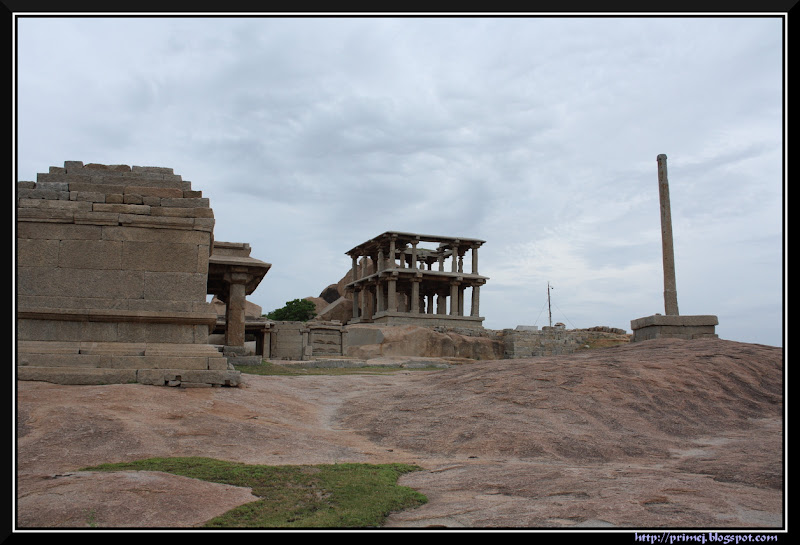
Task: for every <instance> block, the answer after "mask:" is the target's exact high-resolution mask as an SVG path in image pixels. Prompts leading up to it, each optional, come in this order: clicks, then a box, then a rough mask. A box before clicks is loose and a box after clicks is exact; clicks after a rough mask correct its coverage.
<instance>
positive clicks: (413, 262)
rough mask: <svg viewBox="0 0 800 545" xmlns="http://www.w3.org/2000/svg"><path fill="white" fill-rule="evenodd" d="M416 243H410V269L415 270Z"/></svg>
mask: <svg viewBox="0 0 800 545" xmlns="http://www.w3.org/2000/svg"><path fill="white" fill-rule="evenodd" d="M417 244H419V242H417V241H416V240H415V241H413V242H412V243H411V268H412V269H416V268H417Z"/></svg>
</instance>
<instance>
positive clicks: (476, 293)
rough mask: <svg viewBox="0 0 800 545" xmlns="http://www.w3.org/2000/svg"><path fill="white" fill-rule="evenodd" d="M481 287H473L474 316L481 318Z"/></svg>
mask: <svg viewBox="0 0 800 545" xmlns="http://www.w3.org/2000/svg"><path fill="white" fill-rule="evenodd" d="M480 300H481V287H480V286H477V285H476V286H472V316H480Z"/></svg>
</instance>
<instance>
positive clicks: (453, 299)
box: [450, 280, 458, 316]
mask: <svg viewBox="0 0 800 545" xmlns="http://www.w3.org/2000/svg"><path fill="white" fill-rule="evenodd" d="M450 316H458V281H455V280H454V281H452V282H450Z"/></svg>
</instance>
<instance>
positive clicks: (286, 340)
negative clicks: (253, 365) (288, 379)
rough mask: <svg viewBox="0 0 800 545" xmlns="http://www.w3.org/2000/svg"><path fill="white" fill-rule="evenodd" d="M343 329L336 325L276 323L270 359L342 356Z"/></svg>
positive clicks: (271, 330)
mask: <svg viewBox="0 0 800 545" xmlns="http://www.w3.org/2000/svg"><path fill="white" fill-rule="evenodd" d="M342 331H343V327H342V325H341V324H339V323H335V322H328V323H326V322H274V324H273V325H272V327H271V328H270V351H269V357H270V358H272V359H276V360H306V359H309V358H314V357H330V356H341V355H342Z"/></svg>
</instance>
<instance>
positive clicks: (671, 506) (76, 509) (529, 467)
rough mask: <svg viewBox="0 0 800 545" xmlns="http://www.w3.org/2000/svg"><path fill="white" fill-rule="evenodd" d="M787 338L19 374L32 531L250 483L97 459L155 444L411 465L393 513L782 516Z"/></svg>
mask: <svg viewBox="0 0 800 545" xmlns="http://www.w3.org/2000/svg"><path fill="white" fill-rule="evenodd" d="M783 392H784V387H783V350H782V349H780V348H775V347H768V346H762V345H754V344H743V343H736V342H732V341H724V340H696V341H681V340H674V339H662V340H655V341H646V342H642V343H636V344H631V345H626V346H619V347H613V348H604V349H597V350H591V351H586V352H582V353H579V354H573V355H569V356H558V357H541V358H535V359H529V360H499V361H480V362H474V363H465V364H462V365H458V366H453V367H450V368H448V369H442V370H438V371H413V370H405V371H399V372H398V373H397V374H393V375H372V376H369V375H361V376H303V377H258V376H252V375H247V376H246V378H245V380H244V385H243V386H242V387H240V388H213V389H212V388H202V389H201V388H196V389H180V388H167V387H164V388H161V387H154V386H145V385H137V384H125V385H122V384H119V385H106V386H60V385H54V384H48V383H43V382H18V383H17V429H18V437H17V443H16V447H17V448H16V460H15V461H16V467H17V474H16V477H17V480H16V485H17V504H16V510H17V513H16V514H17V521H16V523H17V527H18V528H20V529H24V528H87V527H90V526H96V527H115V528H191V527H196V526H198V525H201V524H202V523H203V522H204V521H206V520H208V519H210V518H211V517H213V516H216V515H218V514H221V513H223V512H225V511H227V510H228V509H231V508H233V507H234V506H237V505H240V504H242V503H245V502H249V501H252V500H253V499H254V497H253V496H252V495H251V494H250V491H249V489H242V488H236V487H230V486H223V485H217V484H211V483H205V482H201V481H196V480H193V479H187V478H183V477H176V476H172V475H167V474H162V473H155V472H152V473H150V472H127V471H126V472H118V473H99V472H90V471H79V469H80V468H82V467H85V466H89V465H93V464H98V463H102V462H117V461H126V460H134V459H141V458H147V457H152V456H209V457H214V458H220V459H226V460H235V461H240V462H246V463H253V464H317V463H334V462H368V463H385V462H408V463H415V464H418V465H420V466H422V467H423V468H424V470H423V471H420V472H416V473H411V474H408V475H406V476H404V477H403V478H402V479H401V484H403V485H406V486H410V487H413V488H415V489H418V490H419V491H421V492H422V493H424V494H425V495H426V496H427V497H428V499H429V503H427V504H426V505H424V506H422V507H420V508H417V509H414V510H411V511H406V512H401V513H395V514H393V515H391V516H390V517H389V519H388V521H387V524H386V526H387V527H390V528H399V529H402V528H414V527H449V528H560V529H565V528H566V529H575V528H624V529H631V528H695V529H713V528H761V529H779V528H781V527H782V526H783V525H784V523H785V521H784V519H783V500H784V497H783V492H784V483H783V479H784V460H783V445H784V435H783V418H782V416H783Z"/></svg>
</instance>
